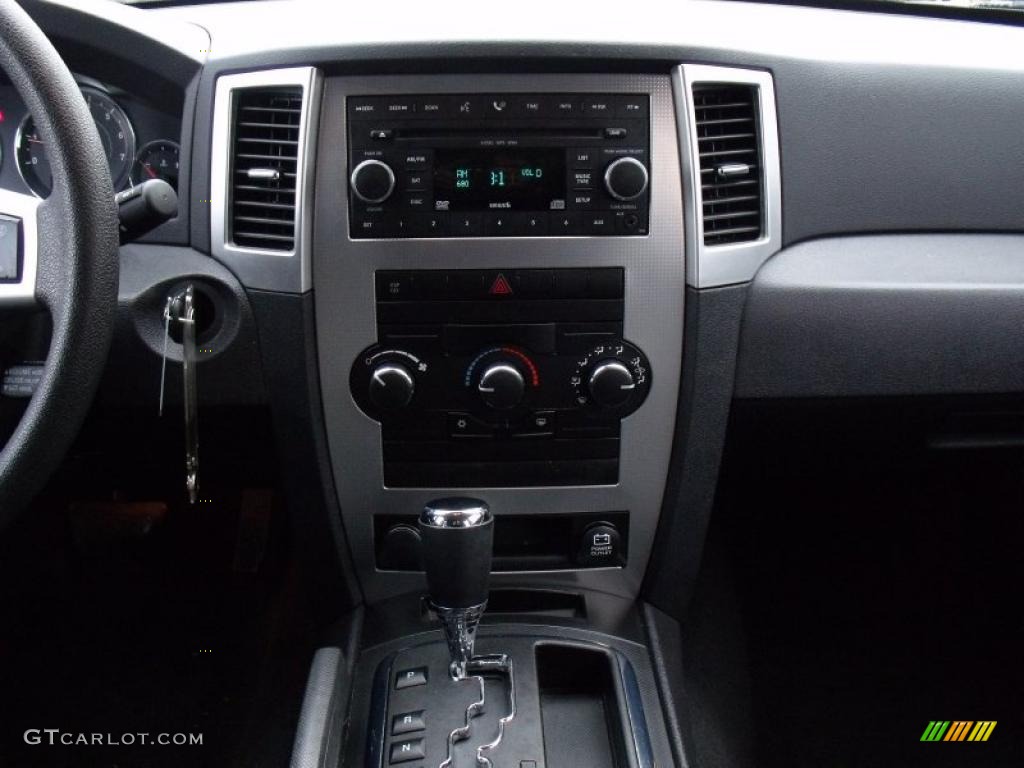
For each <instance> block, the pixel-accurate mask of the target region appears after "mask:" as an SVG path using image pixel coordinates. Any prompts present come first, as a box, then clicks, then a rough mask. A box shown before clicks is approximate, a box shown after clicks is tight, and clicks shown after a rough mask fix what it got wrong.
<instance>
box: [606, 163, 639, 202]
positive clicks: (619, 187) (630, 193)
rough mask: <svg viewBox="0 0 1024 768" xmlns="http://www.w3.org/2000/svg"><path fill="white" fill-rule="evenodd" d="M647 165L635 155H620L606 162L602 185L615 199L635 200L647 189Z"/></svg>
mask: <svg viewBox="0 0 1024 768" xmlns="http://www.w3.org/2000/svg"><path fill="white" fill-rule="evenodd" d="M649 180H650V177H649V176H648V175H647V166H645V165H644V164H643V163H641V162H640V161H639V160H637V159H636V158H635V157H620V158H619V159H618V160H613V161H612V162H610V163H609V164H608V167H607V168H606V169H605V172H604V186H605V189H607V190H608V194H609V195H611V196H612V197H614V198H615V199H616V200H624V201H625V200H636V198H638V197H640V195H642V194H643V193H644V190H646V189H647V182H648V181H649Z"/></svg>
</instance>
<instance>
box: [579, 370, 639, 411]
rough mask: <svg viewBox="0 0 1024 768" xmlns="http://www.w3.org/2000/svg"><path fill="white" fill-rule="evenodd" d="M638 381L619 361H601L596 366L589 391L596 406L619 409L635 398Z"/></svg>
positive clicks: (592, 372) (589, 383)
mask: <svg viewBox="0 0 1024 768" xmlns="http://www.w3.org/2000/svg"><path fill="white" fill-rule="evenodd" d="M635 388H636V380H635V379H634V378H633V374H632V373H630V371H629V369H628V368H627V367H626V366H625V365H623V364H622V363H620V362H619V361H618V360H614V359H612V360H601V361H599V362H598V363H597V364H595V365H594V368H593V370H592V371H591V373H590V379H589V380H588V382H587V389H588V390H589V391H590V397H591V398H592V399H593V401H594V403H595V405H598V406H600V407H601V408H618V407H619V406H622V405H625V404H626V403H627V402H628V401H629V398H630V397H632V396H633V390H634V389H635Z"/></svg>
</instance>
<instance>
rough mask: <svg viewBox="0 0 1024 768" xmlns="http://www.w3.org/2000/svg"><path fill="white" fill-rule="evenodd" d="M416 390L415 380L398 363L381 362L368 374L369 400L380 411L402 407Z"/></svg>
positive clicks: (406, 369)
mask: <svg viewBox="0 0 1024 768" xmlns="http://www.w3.org/2000/svg"><path fill="white" fill-rule="evenodd" d="M415 392H416V380H415V379H414V378H413V375H412V374H411V373H410V372H409V369H408V368H406V367H405V366H404V365H400V364H399V363H381V364H380V365H378V366H377V367H376V368H374V369H373V373H371V374H370V400H371V401H372V402H373V404H374V405H375V406H377V407H378V408H380V409H381V410H382V411H393V410H396V409H398V408H404V407H405V406H407V405H408V404H409V401H410V400H412V396H413V394H414V393H415Z"/></svg>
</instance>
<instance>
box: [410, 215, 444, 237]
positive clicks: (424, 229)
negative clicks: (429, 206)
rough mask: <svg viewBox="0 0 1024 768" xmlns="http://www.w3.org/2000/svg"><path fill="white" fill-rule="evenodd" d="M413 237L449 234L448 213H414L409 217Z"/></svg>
mask: <svg viewBox="0 0 1024 768" xmlns="http://www.w3.org/2000/svg"><path fill="white" fill-rule="evenodd" d="M408 222H409V232H410V233H411V234H412V236H413V237H444V236H445V235H447V234H448V214H446V213H414V214H410V215H409V217H408Z"/></svg>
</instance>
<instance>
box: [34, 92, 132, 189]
mask: <svg viewBox="0 0 1024 768" xmlns="http://www.w3.org/2000/svg"><path fill="white" fill-rule="evenodd" d="M81 91H82V96H83V97H84V98H85V103H86V104H88V106H89V112H90V113H91V114H92V119H93V121H94V122H95V123H96V129H97V130H98V131H99V134H100V142H101V143H102V144H103V152H104V153H105V154H106V156H107V163H108V165H109V166H110V178H111V179H112V180H113V182H114V189H115V190H117V189H120V188H121V187H122V186H124V183H125V181H126V180H127V179H128V172H129V170H130V169H131V165H132V160H133V159H134V157H135V131H134V130H133V129H132V124H131V122H130V121H129V120H128V116H127V115H126V114H125V113H124V110H123V109H121V107H119V106H118V105H117V103H116V102H115V101H114V100H113V99H112V98H110V97H109V96H108V95H107V94H105V93H103V92H102V91H99V90H96V89H95V88H90V87H87V86H83V87H82V89H81ZM16 150H17V155H18V158H17V159H18V171H19V172H20V173H21V178H22V179H24V181H25V184H27V185H28V187H29V189H31V190H32V191H33V192H34V193H35V194H36V195H38V196H39V197H46V196H48V195H49V194H50V190H51V189H52V188H53V174H52V172H51V170H50V161H49V160H48V159H47V157H46V145H45V144H44V143H43V140H42V138H41V137H40V135H39V132H38V131H37V130H36V126H35V121H33V120H32V116H31V115H29V116H28V117H26V118H25V119H24V120H23V121H22V123H21V127H19V128H18V136H17V140H16Z"/></svg>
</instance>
